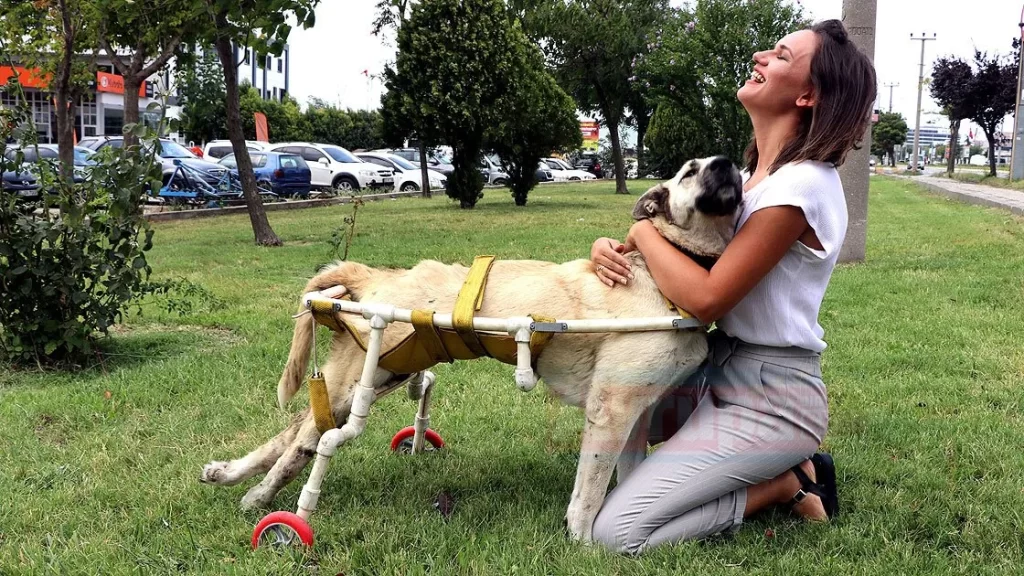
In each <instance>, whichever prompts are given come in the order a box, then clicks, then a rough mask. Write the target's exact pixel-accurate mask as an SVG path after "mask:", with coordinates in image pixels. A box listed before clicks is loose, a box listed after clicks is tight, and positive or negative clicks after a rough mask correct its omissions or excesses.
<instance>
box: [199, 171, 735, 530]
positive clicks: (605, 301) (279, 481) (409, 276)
mask: <svg viewBox="0 0 1024 576" xmlns="http://www.w3.org/2000/svg"><path fill="white" fill-rule="evenodd" d="M741 199H742V182H741V178H740V174H739V172H738V170H737V169H736V167H735V166H734V165H733V164H732V162H730V161H729V160H727V159H725V158H721V157H718V158H705V159H702V160H693V161H691V162H688V163H687V164H686V165H685V166H684V167H683V168H682V169H681V170H680V171H679V173H678V174H676V176H675V177H674V178H673V179H672V180H669V181H668V182H665V183H664V184H661V185H658V186H655V187H654V188H652V189H650V190H649V191H648V192H647V193H646V194H644V195H643V196H642V197H641V198H640V199H639V200H638V201H637V204H636V208H635V209H634V212H633V214H634V217H635V218H637V219H640V218H650V219H651V220H652V222H653V223H654V225H655V226H656V227H657V228H658V230H659V231H660V232H661V233H662V234H663V235H664V236H665V237H666V238H668V239H669V240H670V241H672V242H673V243H674V244H676V245H677V246H679V247H680V248H682V249H683V250H685V251H687V252H689V253H691V254H694V255H695V256H700V257H717V256H718V255H720V254H721V253H722V251H723V250H724V249H725V245H726V244H727V243H728V241H729V240H730V239H731V238H732V233H733V223H734V214H735V211H736V209H737V208H738V206H739V204H740V202H741ZM628 257H629V258H630V260H631V262H632V264H633V268H632V273H633V277H634V279H633V280H632V281H630V283H629V285H628V286H617V287H615V288H609V287H608V286H606V285H604V284H603V283H602V282H601V281H600V280H599V279H598V278H597V276H595V274H594V270H593V267H592V265H591V263H590V261H588V260H575V261H572V262H567V263H565V264H552V263H548V262H537V261H508V260H497V261H496V262H495V263H494V266H493V268H492V269H491V273H490V277H489V279H488V281H487V290H486V294H485V298H484V301H483V307H482V309H481V310H480V311H479V315H480V316H484V317H490V318H502V317H512V316H524V315H528V314H531V313H539V314H544V315H547V316H552V317H555V318H558V319H575V318H580V319H582V318H641V317H652V316H666V315H670V312H669V311H668V309H667V306H666V301H665V299H664V297H663V296H662V295H661V293H660V292H659V291H658V288H657V286H655V284H654V281H653V280H652V279H651V275H650V273H649V272H648V270H647V267H646V266H645V264H644V261H643V258H642V257H641V256H640V254H639V253H635V252H634V253H631V254H630V255H628ZM467 273H468V268H466V267H465V266H460V265H458V264H451V265H449V264H441V263H440V262H434V261H424V262H421V263H420V264H418V265H416V266H415V267H414V268H412V269H411V270H376V269H372V268H368V267H366V266H363V265H362V264H356V263H352V262H348V263H340V264H337V265H334V266H331V267H329V268H327V269H325V270H324V271H322V272H321V273H320V274H318V275H317V276H316V277H314V278H313V279H312V280H310V282H309V284H308V285H307V286H306V288H305V290H304V291H303V292H304V293H306V292H311V291H314V290H323V289H326V288H329V287H332V286H337V285H342V286H345V287H346V288H348V290H349V293H350V294H351V295H352V298H353V299H354V300H356V301H359V302H381V303H388V304H392V305H395V306H398V307H402V308H411V309H416V308H422V307H424V306H428V305H429V307H430V308H431V309H433V310H439V311H450V310H452V309H453V307H454V305H455V298H456V295H457V294H458V293H459V289H460V288H461V287H462V284H463V282H464V281H465V279H466V276H467ZM353 322H354V323H355V324H356V325H357V326H359V327H360V329H361V331H362V335H363V338H364V339H365V338H366V335H367V334H368V333H369V323H368V322H367V321H365V320H363V319H362V318H359V317H356V316H353ZM411 331H412V326H411V325H409V324H402V323H396V324H392V325H391V326H390V327H388V328H387V330H386V331H385V335H384V346H383V350H388V349H390V348H391V347H392V346H394V345H395V344H397V343H398V342H400V341H401V340H402V339H403V338H405V337H406V336H407V335H408V334H409V333H410V332H411ZM310 338H311V336H310V328H309V319H308V318H300V319H299V320H297V321H296V326H295V333H294V336H293V340H292V347H291V353H290V354H289V356H288V363H287V365H286V366H285V369H284V374H283V375H282V376H281V381H280V383H279V384H278V400H279V402H280V404H281V405H282V406H283V405H284V404H285V403H286V402H288V400H289V399H290V398H291V397H292V396H293V395H294V394H295V393H296V391H298V389H299V387H300V386H301V383H302V381H303V378H304V377H305V374H306V368H307V364H308V362H309V350H310ZM706 352H707V342H706V339H705V334H704V331H703V330H699V329H698V330H693V329H691V330H678V331H658V332H632V333H625V332H620V333H600V334H556V335H555V336H554V337H553V339H552V340H551V341H550V343H549V344H548V345H547V347H546V348H544V350H543V352H542V353H541V354H540V356H539V357H538V358H537V361H536V372H537V374H538V375H539V376H540V377H541V378H542V379H543V380H544V381H545V383H546V384H547V388H548V390H550V391H551V392H552V393H553V394H555V395H556V396H557V397H559V398H561V399H562V400H563V401H564V402H566V403H568V404H572V405H575V406H579V407H581V408H583V409H584V412H585V414H586V423H585V424H584V427H583V441H582V446H581V448H580V459H579V466H578V469H577V472H576V484H575V487H574V488H573V492H572V498H571V500H570V502H569V508H568V511H567V512H566V520H567V523H568V528H569V531H570V533H571V535H572V536H573V537H575V538H579V539H583V540H590V538H591V527H592V525H593V523H594V518H595V517H596V516H597V513H598V510H599V509H600V508H601V504H602V503H603V501H604V497H605V493H606V491H607V489H608V483H609V480H610V479H611V474H612V469H613V467H615V466H616V463H617V465H618V475H619V479H620V481H621V480H622V479H623V478H624V477H625V476H626V475H628V474H629V472H630V471H631V470H632V469H633V467H635V466H636V464H638V463H639V462H640V460H641V459H642V457H643V455H644V452H645V451H644V449H643V447H644V446H646V438H647V436H646V434H647V422H646V419H643V418H641V416H642V415H643V414H644V413H645V411H646V410H647V409H648V408H649V407H651V406H652V405H653V404H654V403H655V402H657V401H658V400H659V399H660V398H661V397H662V396H663V395H664V394H665V393H666V392H667V391H668V390H669V388H670V387H671V386H672V384H673V383H676V382H678V381H679V380H680V379H681V378H684V377H686V376H688V375H689V374H690V373H692V372H693V371H694V370H695V369H696V368H697V367H698V365H699V364H700V363H701V361H702V360H703V359H704V356H705V354H706ZM364 357H365V354H364V352H363V351H362V349H360V348H359V346H358V345H357V344H356V342H355V341H354V340H353V339H352V337H351V336H349V335H348V334H339V333H335V334H334V335H333V340H332V342H331V351H330V358H329V359H328V361H327V363H326V364H325V365H324V366H323V373H324V376H325V378H326V380H327V387H328V390H329V392H330V397H331V399H332V408H333V412H334V418H335V420H336V422H338V423H339V424H340V423H343V422H345V420H346V418H347V417H348V415H349V410H350V408H351V403H352V394H353V391H354V389H355V387H356V385H357V383H358V380H359V375H360V371H361V369H362V366H363V359H364ZM397 377H398V376H397V375H395V374H392V373H390V372H387V371H385V370H382V369H378V370H377V373H376V375H375V382H374V385H375V386H376V387H378V388H380V389H383V388H386V387H388V386H389V385H393V383H394V380H395V379H396V378H397ZM319 437H320V434H319V433H318V432H317V428H316V425H315V423H314V421H313V417H312V415H311V414H310V412H309V410H306V411H304V412H303V413H302V414H301V415H299V416H297V417H296V418H295V419H294V420H293V422H292V423H291V425H290V426H288V428H286V429H285V430H284V431H282V432H281V433H280V434H278V435H277V436H276V437H274V438H273V439H271V440H270V441H269V442H267V443H266V444H264V445H263V446H261V447H259V448H257V449H256V450H254V451H253V452H251V453H250V454H248V455H247V456H245V457H243V458H240V459H238V460H233V461H230V462H211V463H209V464H207V465H206V466H205V467H204V469H203V472H202V476H201V480H202V481H203V482H208V483H211V484H219V485H225V486H230V485H233V484H237V483H239V482H242V481H244V480H246V479H248V478H251V477H252V476H254V475H256V474H261V473H264V472H266V473H267V475H266V477H265V478H264V479H263V481H262V482H260V483H259V484H258V485H256V486H254V487H253V488H252V489H250V490H249V492H248V493H247V494H246V495H245V497H244V498H243V499H242V505H243V506H244V507H257V506H265V505H267V504H269V503H270V501H271V500H272V499H273V498H274V496H275V495H276V494H277V493H278V491H279V490H281V488H283V487H284V486H285V485H286V484H288V483H289V482H291V481H292V479H294V478H295V476H296V475H297V474H298V473H299V472H300V471H301V470H302V469H303V468H304V467H305V466H306V464H307V463H308V462H309V460H310V459H311V458H312V457H313V456H314V454H315V451H316V447H317V441H318V439H319ZM627 442H628V443H629V444H630V445H631V446H635V447H639V448H638V449H632V450H629V451H626V452H624V451H623V448H624V447H625V446H626V445H627ZM342 453H343V452H342ZM620 455H622V457H621V458H620ZM268 471H269V472H268Z"/></svg>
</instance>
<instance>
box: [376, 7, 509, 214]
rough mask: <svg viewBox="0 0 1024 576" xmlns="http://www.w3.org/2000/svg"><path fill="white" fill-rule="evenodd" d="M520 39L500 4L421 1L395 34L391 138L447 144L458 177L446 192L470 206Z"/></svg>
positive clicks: (389, 80)
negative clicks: (404, 135) (401, 135)
mask: <svg viewBox="0 0 1024 576" xmlns="http://www.w3.org/2000/svg"><path fill="white" fill-rule="evenodd" d="M522 37H523V33H522V31H521V30H520V29H519V24H518V22H513V21H510V19H509V17H508V15H507V13H506V11H505V5H504V3H503V2H502V1H501V0H424V1H423V2H420V3H418V4H416V5H414V6H413V7H412V12H411V14H410V16H409V19H408V20H407V21H406V22H405V23H404V24H403V25H402V27H401V28H400V29H399V30H398V55H397V58H396V61H395V65H394V67H388V68H386V69H385V72H384V77H385V85H386V86H387V88H388V92H389V94H388V95H387V96H386V97H385V98H384V101H383V105H384V108H385V110H386V111H385V118H386V122H387V125H388V127H389V135H390V136H391V137H392V138H394V137H395V136H396V131H398V130H400V129H402V128H403V127H404V130H406V131H408V132H411V133H415V134H417V135H418V136H419V137H420V138H421V139H423V140H425V141H427V142H445V143H447V144H448V145H449V146H451V147H452V150H453V152H454V158H453V163H454V165H455V172H454V173H453V174H452V176H451V177H450V178H448V188H447V190H446V192H447V194H448V195H449V196H450V197H452V198H454V199H457V200H459V204H460V206H461V207H463V208H472V207H473V206H475V205H476V202H477V200H478V199H480V198H481V197H482V196H483V194H482V193H481V189H482V188H483V183H482V181H481V178H480V173H479V172H477V167H476V164H477V161H478V159H479V157H480V153H481V151H482V149H483V145H484V138H485V132H486V131H487V130H488V129H490V128H491V127H492V126H494V125H495V124H497V123H498V122H499V121H500V120H501V118H500V114H501V107H500V106H499V102H500V100H501V99H502V97H503V96H504V95H505V94H506V92H507V91H508V90H509V89H510V88H512V87H513V77H512V75H511V68H512V66H513V63H514V56H513V53H514V51H515V49H516V47H517V46H518V45H519V43H521V42H522V41H523V40H522Z"/></svg>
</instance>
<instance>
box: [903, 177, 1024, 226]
mask: <svg viewBox="0 0 1024 576" xmlns="http://www.w3.org/2000/svg"><path fill="white" fill-rule="evenodd" d="M898 178H903V179H904V180H909V181H910V182H914V183H915V184H917V185H918V186H921V187H922V188H924V189H926V190H928V191H929V192H932V193H933V194H938V195H940V196H945V197H947V198H952V199H954V200H957V201H959V202H963V203H965V204H973V205H975V206H985V207H986V208H1002V209H1003V210H1009V211H1010V213H1012V214H1016V215H1017V216H1024V207H1021V206H1014V205H1011V204H1007V203H1005V202H1000V201H999V200H993V199H991V198H983V197H981V196H975V195H973V194H967V193H964V192H957V191H956V190H950V189H948V188H944V187H942V186H939V185H938V184H932V183H931V182H924V181H921V180H918V179H917V178H915V177H911V176H898Z"/></svg>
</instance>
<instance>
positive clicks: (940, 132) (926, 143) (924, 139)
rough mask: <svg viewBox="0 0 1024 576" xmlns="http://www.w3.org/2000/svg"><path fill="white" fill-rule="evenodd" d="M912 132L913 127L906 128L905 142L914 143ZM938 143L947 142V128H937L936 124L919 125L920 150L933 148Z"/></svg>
mask: <svg viewBox="0 0 1024 576" xmlns="http://www.w3.org/2000/svg"><path fill="white" fill-rule="evenodd" d="M914 132H915V130H914V129H913V128H909V129H908V130H907V144H910V145H911V146H913V145H914ZM939 144H947V145H948V144H949V130H948V129H947V128H939V127H936V126H922V127H921V139H920V143H919V146H920V147H921V149H922V150H927V149H929V148H934V147H935V146H937V145H939Z"/></svg>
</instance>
